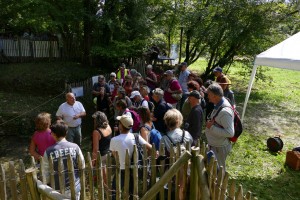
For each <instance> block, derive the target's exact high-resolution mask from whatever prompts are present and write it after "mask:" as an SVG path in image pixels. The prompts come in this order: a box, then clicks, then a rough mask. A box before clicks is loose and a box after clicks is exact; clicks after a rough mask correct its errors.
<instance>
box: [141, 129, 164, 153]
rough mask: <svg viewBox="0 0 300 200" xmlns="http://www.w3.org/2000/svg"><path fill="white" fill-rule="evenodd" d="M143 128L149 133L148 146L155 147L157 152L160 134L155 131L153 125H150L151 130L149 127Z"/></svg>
mask: <svg viewBox="0 0 300 200" xmlns="http://www.w3.org/2000/svg"><path fill="white" fill-rule="evenodd" d="M143 127H145V128H146V129H147V130H148V131H150V142H149V143H150V144H153V143H154V145H155V148H156V150H159V144H160V140H161V138H162V137H161V134H160V132H159V131H158V130H157V129H155V127H154V125H152V128H151V127H150V126H147V125H144V126H143Z"/></svg>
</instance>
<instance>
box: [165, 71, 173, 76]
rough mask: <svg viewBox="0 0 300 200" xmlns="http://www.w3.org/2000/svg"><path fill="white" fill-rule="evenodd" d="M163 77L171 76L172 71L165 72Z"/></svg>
mask: <svg viewBox="0 0 300 200" xmlns="http://www.w3.org/2000/svg"><path fill="white" fill-rule="evenodd" d="M164 75H173V71H172V70H167V71H165V73H164Z"/></svg>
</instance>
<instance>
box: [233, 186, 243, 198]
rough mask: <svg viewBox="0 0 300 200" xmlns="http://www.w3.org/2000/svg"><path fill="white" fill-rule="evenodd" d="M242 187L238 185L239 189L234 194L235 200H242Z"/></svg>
mask: <svg viewBox="0 0 300 200" xmlns="http://www.w3.org/2000/svg"><path fill="white" fill-rule="evenodd" d="M243 196H244V195H243V187H242V185H239V189H238V191H237V193H236V194H235V200H243Z"/></svg>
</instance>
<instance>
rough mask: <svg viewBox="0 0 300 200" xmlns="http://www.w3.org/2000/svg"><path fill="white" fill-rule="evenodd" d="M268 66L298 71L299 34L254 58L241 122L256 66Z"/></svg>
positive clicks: (299, 66)
mask: <svg viewBox="0 0 300 200" xmlns="http://www.w3.org/2000/svg"><path fill="white" fill-rule="evenodd" d="M260 65H262V66H270V67H277V68H284V69H291V70H300V32H299V33H297V34H295V35H293V36H291V37H289V38H288V39H286V40H284V41H283V42H281V43H279V44H277V45H275V46H273V47H271V48H270V49H268V50H266V51H264V52H262V53H260V54H259V55H257V56H256V57H255V60H254V66H253V69H252V74H251V77H250V81H249V86H248V90H247V94H246V98H245V103H244V107H243V114H242V121H243V120H244V116H245V112H246V107H247V103H248V100H249V96H250V92H251V88H252V85H253V82H254V79H255V74H256V70H257V67H258V66H260Z"/></svg>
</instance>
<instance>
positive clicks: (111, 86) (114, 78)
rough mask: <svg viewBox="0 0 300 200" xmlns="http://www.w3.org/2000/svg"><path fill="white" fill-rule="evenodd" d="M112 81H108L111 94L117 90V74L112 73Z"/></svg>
mask: <svg viewBox="0 0 300 200" xmlns="http://www.w3.org/2000/svg"><path fill="white" fill-rule="evenodd" d="M109 77H110V80H109V81H108V86H109V90H110V94H111V93H112V92H113V91H114V89H115V83H116V82H117V79H116V77H117V75H116V73H115V72H112V73H110V76H109Z"/></svg>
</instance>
